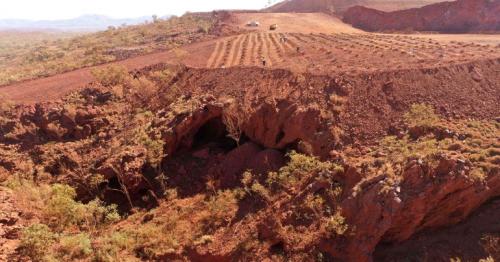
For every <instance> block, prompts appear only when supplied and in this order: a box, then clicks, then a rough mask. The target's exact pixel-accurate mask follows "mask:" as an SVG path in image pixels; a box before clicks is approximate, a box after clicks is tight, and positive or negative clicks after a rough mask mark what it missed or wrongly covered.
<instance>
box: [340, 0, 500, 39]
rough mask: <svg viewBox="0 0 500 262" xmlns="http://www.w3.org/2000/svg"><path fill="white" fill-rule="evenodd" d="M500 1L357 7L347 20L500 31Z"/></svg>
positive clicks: (369, 25)
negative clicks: (396, 7) (392, 9)
mask: <svg viewBox="0 0 500 262" xmlns="http://www.w3.org/2000/svg"><path fill="white" fill-rule="evenodd" d="M499 13H500V2H499V1H491V0H459V1H456V2H444V3H438V4H433V5H428V6H425V7H422V8H418V9H408V10H403V11H395V12H383V11H379V10H375V9H370V8H366V7H363V6H356V7H352V8H350V9H348V10H347V11H346V12H345V13H344V18H343V20H344V21H345V22H346V23H349V24H352V25H353V26H354V27H356V28H361V29H363V30H367V31H388V30H398V31H401V30H415V31H438V32H451V33H464V32H482V31H500V16H499V15H498V14H499Z"/></svg>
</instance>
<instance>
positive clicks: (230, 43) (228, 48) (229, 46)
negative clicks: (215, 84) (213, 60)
mask: <svg viewBox="0 0 500 262" xmlns="http://www.w3.org/2000/svg"><path fill="white" fill-rule="evenodd" d="M235 39H236V37H233V38H231V39H229V40H228V41H227V42H226V45H225V47H224V52H222V54H223V55H222V61H220V64H219V66H218V67H222V66H224V67H228V66H229V65H228V62H230V61H229V57H230V56H229V55H230V54H231V49H232V46H233V42H234V40H235Z"/></svg>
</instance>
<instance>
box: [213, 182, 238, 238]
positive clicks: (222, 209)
mask: <svg viewBox="0 0 500 262" xmlns="http://www.w3.org/2000/svg"><path fill="white" fill-rule="evenodd" d="M239 193H240V192H239V191H237V190H224V191H219V192H218V193H217V194H216V195H215V196H212V197H210V199H209V200H208V201H207V210H208V212H209V216H208V217H207V218H206V219H205V222H206V224H207V227H208V228H209V229H212V228H217V227H220V226H222V225H224V224H227V223H229V222H230V220H231V219H232V217H233V213H234V212H235V210H237V208H238V206H237V205H238V199H239Z"/></svg>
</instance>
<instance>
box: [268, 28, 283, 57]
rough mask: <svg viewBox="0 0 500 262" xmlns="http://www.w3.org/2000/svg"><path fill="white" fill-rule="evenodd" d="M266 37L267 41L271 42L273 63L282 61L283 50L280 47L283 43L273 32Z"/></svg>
mask: <svg viewBox="0 0 500 262" xmlns="http://www.w3.org/2000/svg"><path fill="white" fill-rule="evenodd" d="M268 38H269V41H270V42H271V46H272V48H271V52H272V54H273V57H274V62H275V64H277V63H281V62H283V61H284V52H283V49H282V47H283V46H282V44H283V43H282V42H279V40H278V39H277V35H276V34H274V33H271V34H269V35H268Z"/></svg>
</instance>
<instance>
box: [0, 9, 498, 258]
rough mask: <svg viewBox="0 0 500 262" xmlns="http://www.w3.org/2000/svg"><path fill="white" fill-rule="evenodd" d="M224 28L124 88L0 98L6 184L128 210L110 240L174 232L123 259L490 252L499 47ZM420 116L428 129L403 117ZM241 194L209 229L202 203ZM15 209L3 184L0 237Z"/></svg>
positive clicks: (74, 86)
mask: <svg viewBox="0 0 500 262" xmlns="http://www.w3.org/2000/svg"><path fill="white" fill-rule="evenodd" d="M326 2H328V1H316V2H314V3H312V4H311V5H310V6H311V7H314V6H316V4H317V5H319V6H321V5H323V4H324V3H326ZM292 3H301V2H300V1H287V2H285V3H284V4H283V5H281V7H283V6H287V5H290V4H292ZM304 3H306V4H307V3H309V2H304ZM488 4H490V3H488ZM452 5H453V6H462V5H464V3H463V1H459V2H457V3H444V4H438V5H436V6H452ZM277 7H280V5H278V6H277ZM298 7H300V9H296V8H298ZM301 8H302V6H301V5H299V4H297V5H295V6H294V8H293V10H288V11H297V12H299V11H301V10H302V9H301ZM426 8H428V7H426ZM424 9H425V8H424ZM352 10H365V9H360V8H358V7H356V8H354V9H351V12H352ZM415 10H416V9H415ZM453 10H455V9H453ZM456 10H458V9H456ZM308 11H324V10H308ZM363 12H364V11H363ZM402 12H403V11H402ZM405 12H417V11H414V10H410V11H405ZM349 14H350V13H349V11H348V12H347V15H349ZM377 14H378V11H377ZM346 17H349V16H346ZM458 18H459V17H458ZM252 20H258V21H260V22H262V26H261V27H259V28H254V29H248V30H247V28H246V27H245V23H247V22H248V21H252ZM291 20H293V21H294V23H290V22H289V21H291ZM226 23H227V25H228V26H231V27H234V28H235V30H233V31H232V32H240V33H235V34H233V35H229V36H224V37H220V38H217V39H211V40H208V41H202V42H198V43H193V44H190V45H186V46H182V47H180V48H178V49H176V50H171V51H166V52H161V53H156V54H151V55H147V56H140V57H135V58H130V59H126V60H123V61H119V62H116V63H114V64H117V65H123V66H125V67H126V68H127V69H128V70H130V71H131V73H130V75H127V78H126V80H125V81H124V82H123V83H120V85H118V86H107V85H105V84H103V83H99V82H97V81H96V80H97V79H94V78H93V77H92V75H91V74H90V71H91V70H92V68H85V69H80V70H76V71H73V72H68V73H65V74H60V75H55V76H51V77H47V78H42V79H35V80H31V81H26V82H21V83H17V84H13V85H10V86H4V87H0V94H2V95H4V96H6V97H7V98H8V99H10V100H13V101H14V102H16V103H18V105H16V106H14V107H12V108H11V109H9V110H7V111H5V113H4V115H3V118H0V120H1V121H0V179H1V178H2V177H7V176H8V175H9V174H11V173H22V172H25V171H26V170H32V169H34V167H37V168H38V169H40V170H43V172H42V171H40V174H42V173H43V174H47V176H48V178H45V179H46V180H48V181H57V182H64V183H68V184H70V185H72V186H74V187H75V188H76V189H77V194H78V198H79V199H80V200H82V201H88V200H91V199H92V198H93V197H96V196H100V197H102V199H104V200H105V201H106V202H107V203H115V204H118V205H119V208H120V210H121V211H122V212H131V211H133V212H136V213H135V215H132V216H130V217H127V218H124V219H123V220H122V221H120V222H119V223H118V224H116V225H112V226H111V228H110V231H117V232H118V231H120V232H121V231H123V230H131V229H141V228H143V227H147V226H151V227H152V228H153V229H154V231H153V232H155V234H150V235H148V237H159V236H163V235H162V234H163V233H165V230H167V231H168V230H172V232H174V233H175V234H174V237H173V238H174V239H175V244H172V245H170V246H169V245H167V244H165V245H167V246H168V248H166V247H163V246H160V247H159V248H158V250H155V252H156V253H154V254H149V253H147V254H146V252H144V250H145V249H146V248H151V246H153V247H155V245H156V244H158V243H160V244H164V242H162V241H165V239H162V238H157V239H155V238H151V239H153V240H151V241H145V242H144V243H138V244H137V243H136V244H135V245H136V246H134V249H133V250H132V251H131V253H124V254H125V255H124V257H126V258H129V257H127V256H131V257H133V258H136V257H140V258H141V259H144V260H147V259H150V260H155V261H170V260H174V261H175V260H186V261H331V260H333V261H337V260H339V261H356V262H358V261H374V260H375V261H402V260H404V259H410V261H413V260H415V261H449V260H450V258H455V257H457V258H461V259H463V260H464V261H469V260H470V261H476V260H479V259H486V258H487V257H491V258H492V259H500V257H499V255H500V252H499V250H500V244H499V243H500V236H499V234H498V219H495V218H496V217H498V215H499V214H498V212H497V211H498V206H499V205H498V197H499V196H500V162H499V161H500V159H499V157H500V156H499V155H498V154H499V148H500V147H499V146H500V144H499V140H498V138H499V134H500V133H499V118H498V117H499V116H500V115H499V113H500V107H499V105H500V74H499V72H500V38H499V37H495V36H480V35H436V36H433V35H431V34H429V35H423V34H422V35H401V34H393V35H392V34H375V33H367V32H363V31H361V30H358V29H355V28H352V27H351V26H349V25H347V24H344V23H342V22H341V21H340V20H338V19H337V18H335V17H330V16H328V15H326V14H324V13H305V14H293V13H233V14H231V16H230V17H228V18H227V21H226ZM275 23H276V24H278V29H277V30H276V31H269V30H268V28H269V25H270V24H275ZM308 25H314V26H311V28H309V27H308ZM106 66H108V65H102V66H99V68H106ZM117 90H118V91H117ZM415 105H425V106H424V107H425V108H424V111H425V109H426V108H427V109H428V108H431V112H429V111H426V112H424V113H423V114H424V118H427V117H428V118H430V120H429V123H427V122H426V123H424V124H422V123H417V124H413V123H411V120H412V119H410V120H408V112H413V111H412V110H417V111H418V108H419V107H418V106H417V107H415ZM415 108H417V109H415ZM433 112H435V114H436V115H435V116H434V115H433ZM417 113H419V112H417ZM421 114H422V113H421V112H420V115H419V117H421ZM413 120H414V119H413ZM424 121H427V119H424ZM295 151H296V152H298V153H299V154H300V155H297V154H296V153H293V152H295ZM23 163H25V164H23ZM38 169H37V170H38ZM36 174H37V176H38V175H39V173H38V171H37V172H36ZM95 177H100V178H101V179H102V181H101V182H100V184H98V185H99V187H98V188H97V189H92V190H89V188H88V187H87V185H89V184H90V183H91V181H93V179H94V178H95ZM93 190H95V191H97V192H98V193H94V191H93ZM172 191H175V195H174V194H172V193H171V192H172ZM124 192H126V193H124ZM233 192H236V193H233ZM240 193H241V194H243V196H241V197H238V198H237V199H238V200H237V201H236V203H235V202H234V201H232V200H227V201H226V202H223V203H222V204H220V205H218V206H215V210H216V213H217V212H219V209H221V210H223V212H222V214H218V213H217V214H218V216H220V217H221V218H220V219H219V220H209V219H211V217H210V216H207V213H209V212H214V211H213V209H214V207H213V206H205V205H206V203H212V204H213V202H210V201H212V199H214V197H216V196H223V199H224V200H226V197H228V195H229V196H230V195H231V194H240ZM233 200H234V199H233ZM12 201H16V198H15V196H12V193H11V192H10V191H4V190H3V189H1V188H0V206H2V205H3V206H5V209H6V210H9V212H10V211H11V212H12V213H13V215H12V216H7V217H14V219H16V221H15V223H14V225H7V226H3V225H4V223H3V222H2V221H3V220H0V233H1V234H3V235H2V236H1V237H0V243H3V242H2V241H3V240H4V239H5V238H7V237H6V236H5V234H4V233H2V232H3V231H5V230H10V229H11V228H12V227H14V228H15V227H16V226H17V225H19V227H21V225H24V223H26V221H25V220H24V219H17V215H19V214H21V213H22V212H21V211H19V210H16V209H15V208H12V205H11V202H12ZM17 201H18V200H17ZM216 203H219V202H216ZM19 212H21V213H19ZM172 217H173V218H175V219H174V220H175V221H173V220H172ZM0 218H2V216H0ZM9 219H10V218H9ZM17 220H19V222H17ZM207 220H208V221H209V222H207ZM210 221H211V222H210ZM16 223H17V224H16ZM179 224H180V225H179ZM168 232H169V234H170V231H168ZM195 232H196V233H195ZM134 234H136V235H137V234H138V233H137V232H135V233H134ZM194 234H196V236H194ZM200 239H201V240H203V241H201V240H200ZM5 242H6V243H8V246H7V248H8V252H9V254H13V255H12V256H9V258H14V257H15V255H16V254H15V252H14V251H13V249H12V248H11V247H13V246H15V245H16V242H15V241H5ZM167 242H168V241H167ZM7 248H6V249H5V250H7ZM146 255H150V257H146ZM145 257H146V258H145Z"/></svg>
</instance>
